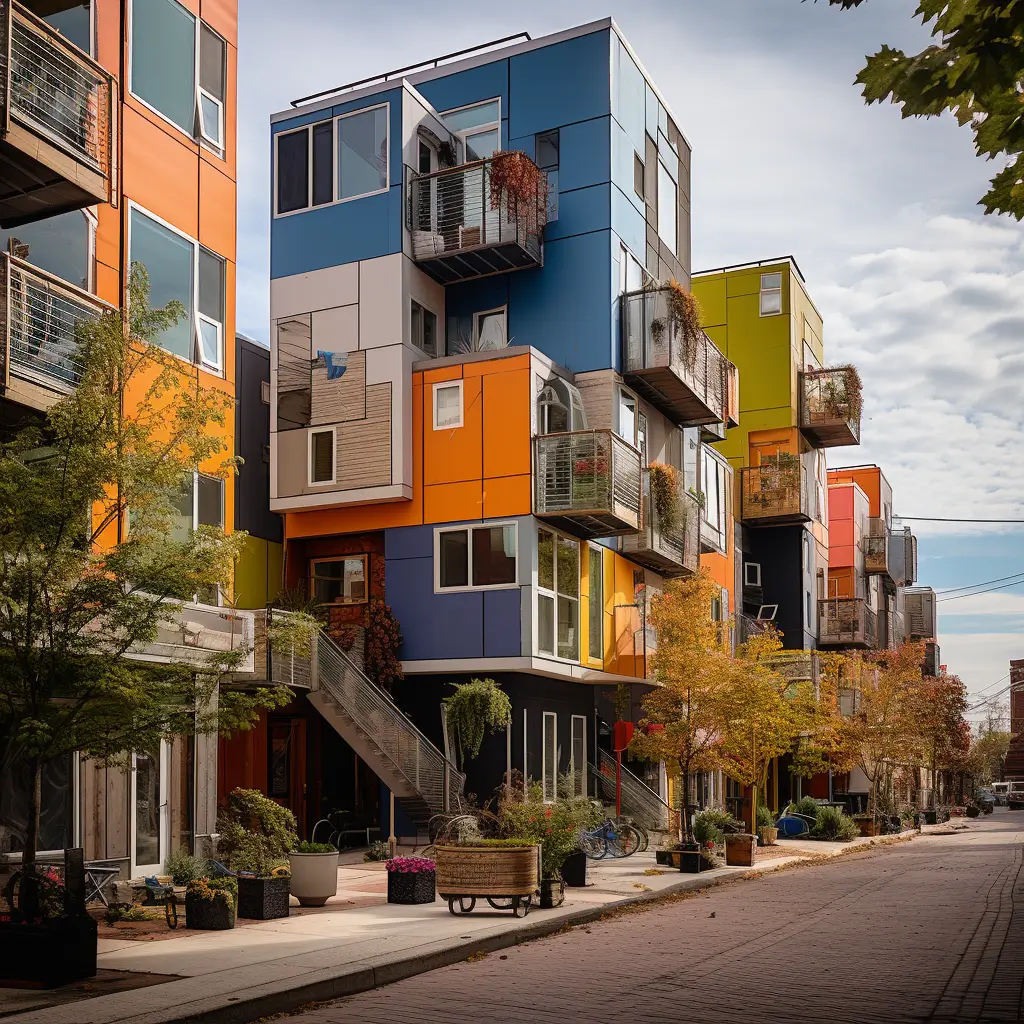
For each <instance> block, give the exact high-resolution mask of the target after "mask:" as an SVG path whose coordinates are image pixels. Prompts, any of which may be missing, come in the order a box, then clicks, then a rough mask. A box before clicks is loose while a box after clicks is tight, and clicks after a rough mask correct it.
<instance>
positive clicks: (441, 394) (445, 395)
mask: <svg viewBox="0 0 1024 1024" xmlns="http://www.w3.org/2000/svg"><path fill="white" fill-rule="evenodd" d="M461 426H462V381H461V380H457V381H453V382H452V383H451V384H435V385H434V429H435V430H450V429H452V428H454V427H461Z"/></svg>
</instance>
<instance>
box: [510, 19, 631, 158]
mask: <svg viewBox="0 0 1024 1024" xmlns="http://www.w3.org/2000/svg"><path fill="white" fill-rule="evenodd" d="M610 41H611V32H610V31H609V30H608V29H603V30H601V31H599V32H592V33H591V34H590V35H586V36H577V37H576V38H575V39H567V40H565V41H564V42H561V43H554V44H553V45H551V46H544V47H540V48H539V49H536V50H530V51H528V52H527V53H520V54H517V55H516V56H514V57H511V58H509V64H510V65H511V72H510V76H509V77H510V84H511V93H512V99H511V103H510V105H509V110H508V118H509V137H510V138H513V139H514V138H517V137H518V136H520V135H532V134H535V133H536V132H546V131H548V130H550V129H551V128H559V127H561V126H562V125H568V124H573V123H575V122H576V121H587V120H589V119H590V118H592V117H601V116H602V115H604V114H607V113H608V112H609V110H610V109H611V108H610V96H611V89H610V74H611V58H610V50H609V46H610Z"/></svg>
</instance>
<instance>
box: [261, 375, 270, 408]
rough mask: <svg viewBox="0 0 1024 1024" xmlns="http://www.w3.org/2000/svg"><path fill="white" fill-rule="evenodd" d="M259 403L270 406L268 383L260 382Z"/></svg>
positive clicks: (267, 381) (266, 381)
mask: <svg viewBox="0 0 1024 1024" xmlns="http://www.w3.org/2000/svg"><path fill="white" fill-rule="evenodd" d="M260 401H261V402H262V403H263V404H264V405H270V381H269V380H261V381H260Z"/></svg>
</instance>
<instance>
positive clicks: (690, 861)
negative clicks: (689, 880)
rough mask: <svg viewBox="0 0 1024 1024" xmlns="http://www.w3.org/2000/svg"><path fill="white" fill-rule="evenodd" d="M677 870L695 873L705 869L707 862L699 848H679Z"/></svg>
mask: <svg viewBox="0 0 1024 1024" xmlns="http://www.w3.org/2000/svg"><path fill="white" fill-rule="evenodd" d="M679 870H680V871H685V872H687V873H688V874H691V875H695V874H699V873H700V872H701V871H705V870H707V862H706V861H705V860H704V854H703V853H701V852H700V850H680V851H679Z"/></svg>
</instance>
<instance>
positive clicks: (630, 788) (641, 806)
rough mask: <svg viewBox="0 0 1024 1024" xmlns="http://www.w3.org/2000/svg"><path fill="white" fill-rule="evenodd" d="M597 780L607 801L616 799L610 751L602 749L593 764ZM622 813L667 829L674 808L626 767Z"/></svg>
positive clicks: (623, 778) (622, 779)
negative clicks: (595, 762)
mask: <svg viewBox="0 0 1024 1024" xmlns="http://www.w3.org/2000/svg"><path fill="white" fill-rule="evenodd" d="M590 771H591V775H592V776H593V778H594V781H595V782H596V783H597V784H598V785H599V786H600V788H601V793H602V795H603V796H604V798H605V800H607V801H610V802H614V800H615V757H614V756H613V755H611V754H609V753H608V751H607V750H599V751H598V758H597V764H596V765H591V766H590ZM621 785H622V813H623V814H624V815H626V816H627V817H630V818H635V819H636V820H637V821H639V822H640V824H642V825H646V826H647V827H648V828H655V829H667V828H668V825H669V814H670V811H671V808H670V807H669V805H668V804H667V803H666V802H665V801H664V800H662V798H661V797H660V796H658V794H657V793H655V792H654V790H653V789H651V787H650V786H648V785H647V783H646V782H644V781H643V780H642V779H639V778H637V777H636V776H635V775H634V774H633V773H632V772H631V771H630V770H629V769H628V768H627V767H626V766H625V765H623V766H622V775H621Z"/></svg>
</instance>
